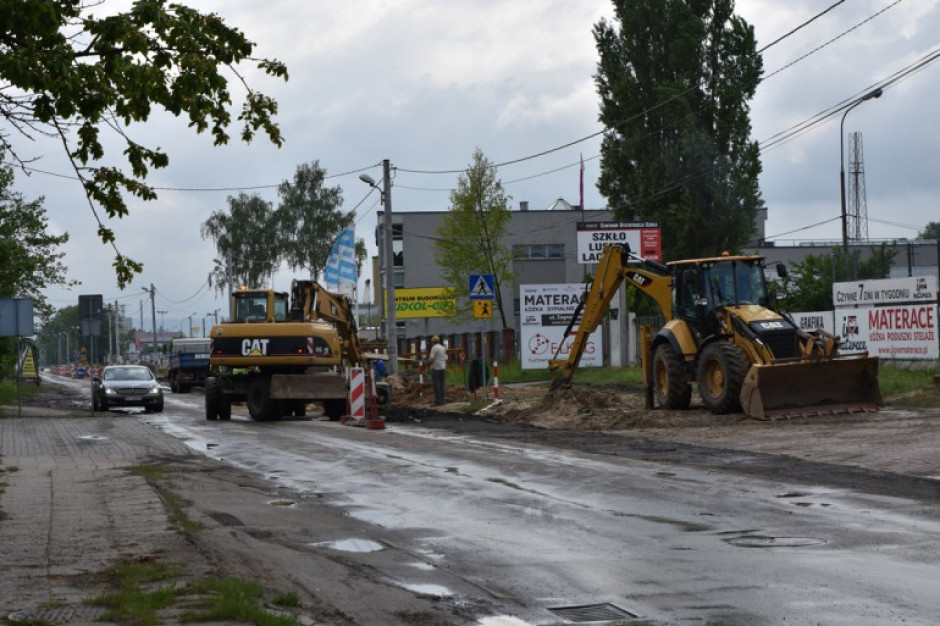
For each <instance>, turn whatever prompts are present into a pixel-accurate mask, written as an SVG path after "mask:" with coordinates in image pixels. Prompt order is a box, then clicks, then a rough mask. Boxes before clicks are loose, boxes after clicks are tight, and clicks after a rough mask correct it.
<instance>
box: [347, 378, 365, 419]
mask: <svg viewBox="0 0 940 626" xmlns="http://www.w3.org/2000/svg"><path fill="white" fill-rule="evenodd" d="M349 417H350V418H352V419H354V420H361V419H365V417H366V373H365V370H363V369H362V368H361V367H351V368H349Z"/></svg>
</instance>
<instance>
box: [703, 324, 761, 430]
mask: <svg viewBox="0 0 940 626" xmlns="http://www.w3.org/2000/svg"><path fill="white" fill-rule="evenodd" d="M750 367H751V364H750V362H749V361H748V360H747V355H746V354H745V353H744V350H742V349H741V348H739V347H737V346H736V345H734V344H733V343H731V342H728V341H716V342H715V343H710V344H708V345H707V346H705V348H704V349H703V350H702V352H701V353H700V354H699V359H698V390H699V393H700V394H701V395H702V401H703V402H704V403H705V406H706V408H708V410H709V411H711V412H712V413H714V414H716V415H721V414H724V413H734V412H737V411H740V410H741V385H743V384H744V377H745V376H747V371H748V369H750Z"/></svg>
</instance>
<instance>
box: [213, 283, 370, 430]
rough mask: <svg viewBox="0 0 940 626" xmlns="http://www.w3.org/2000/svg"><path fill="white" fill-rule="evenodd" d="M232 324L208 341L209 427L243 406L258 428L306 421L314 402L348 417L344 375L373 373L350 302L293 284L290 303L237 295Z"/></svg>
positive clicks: (283, 296) (279, 297)
mask: <svg viewBox="0 0 940 626" xmlns="http://www.w3.org/2000/svg"><path fill="white" fill-rule="evenodd" d="M231 317H232V319H231V321H228V322H223V323H221V324H216V325H214V326H213V327H212V330H211V331H210V333H209V336H210V339H211V343H210V347H209V367H210V374H209V377H208V378H207V379H206V404H205V408H206V419H208V420H215V419H222V420H227V419H229V418H230V417H231V413H232V402H239V401H244V402H245V403H246V404H247V406H248V413H249V415H250V416H251V418H252V419H255V420H260V421H267V420H273V419H277V418H278V417H281V416H284V415H295V416H302V415H304V411H305V408H306V405H307V404H308V403H310V402H320V403H322V404H323V410H324V413H325V414H326V415H327V416H328V417H329V418H330V419H339V418H340V417H341V416H342V415H343V414H344V413H345V411H346V394H347V383H346V378H345V376H344V374H343V367H344V366H349V365H361V366H363V367H366V366H367V365H368V364H367V363H366V358H367V357H366V355H365V354H364V353H363V352H362V349H361V347H360V344H359V335H358V332H357V329H356V322H355V316H354V315H353V311H352V307H351V305H350V302H349V298H347V297H346V296H344V295H341V294H336V293H332V292H330V291H327V290H326V289H324V288H323V287H322V286H321V285H319V284H318V283H316V282H313V281H309V280H295V281H294V282H293V284H292V286H291V293H290V298H289V299H288V294H287V293H284V292H278V291H274V290H271V289H242V290H239V291H236V292H235V293H233V294H232V316H231ZM370 393H371V391H370V390H366V394H367V396H368V395H369V394H370ZM385 393H386V394H387V390H385ZM378 395H381V392H378Z"/></svg>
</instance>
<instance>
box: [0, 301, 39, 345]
mask: <svg viewBox="0 0 940 626" xmlns="http://www.w3.org/2000/svg"><path fill="white" fill-rule="evenodd" d="M32 335H33V299H32V298H0V337H32Z"/></svg>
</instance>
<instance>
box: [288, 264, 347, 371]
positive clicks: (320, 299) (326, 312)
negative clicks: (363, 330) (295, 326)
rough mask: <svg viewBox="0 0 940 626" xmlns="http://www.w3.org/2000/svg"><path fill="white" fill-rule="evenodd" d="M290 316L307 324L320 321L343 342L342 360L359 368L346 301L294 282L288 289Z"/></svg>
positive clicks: (317, 286) (306, 283)
mask: <svg viewBox="0 0 940 626" xmlns="http://www.w3.org/2000/svg"><path fill="white" fill-rule="evenodd" d="M291 314H292V315H294V316H302V317H303V319H308V320H323V321H326V322H330V323H331V324H333V326H335V327H336V331H337V332H338V333H339V336H340V340H341V341H342V342H343V356H344V357H345V358H346V359H347V360H348V361H349V363H350V364H353V365H355V364H363V363H364V362H365V361H364V360H363V353H362V348H361V347H360V345H359V332H358V329H357V328H356V316H355V313H354V312H353V309H352V305H351V304H350V301H349V298H348V297H346V296H345V295H343V294H339V293H333V292H331V291H327V290H326V289H324V288H323V286H322V285H320V284H319V283H317V282H314V281H310V280H295V281H294V282H293V285H292V286H291Z"/></svg>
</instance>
